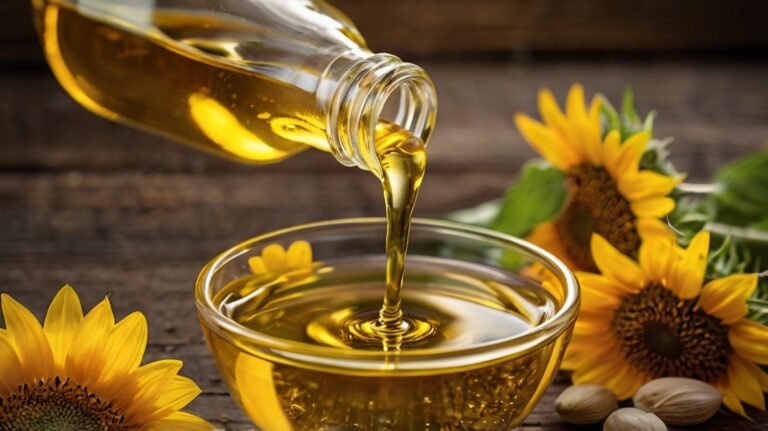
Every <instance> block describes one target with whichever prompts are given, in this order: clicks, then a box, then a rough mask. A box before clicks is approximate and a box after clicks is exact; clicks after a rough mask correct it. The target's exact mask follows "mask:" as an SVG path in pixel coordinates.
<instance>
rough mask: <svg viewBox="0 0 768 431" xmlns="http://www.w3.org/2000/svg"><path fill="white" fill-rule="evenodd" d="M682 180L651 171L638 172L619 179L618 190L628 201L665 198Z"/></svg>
mask: <svg viewBox="0 0 768 431" xmlns="http://www.w3.org/2000/svg"><path fill="white" fill-rule="evenodd" d="M680 181H682V178H680V177H678V178H675V177H668V176H666V175H662V174H659V173H656V172H653V171H640V172H638V173H636V174H634V175H623V176H621V177H619V181H618V188H619V191H620V192H621V194H622V195H624V197H625V198H627V199H629V200H630V201H636V200H640V199H647V198H650V197H656V196H666V195H668V194H669V193H670V192H671V191H672V190H674V188H675V187H677V185H678V184H680Z"/></svg>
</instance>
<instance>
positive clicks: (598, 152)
mask: <svg viewBox="0 0 768 431" xmlns="http://www.w3.org/2000/svg"><path fill="white" fill-rule="evenodd" d="M584 127H585V131H584V133H585V137H586V140H585V142H584V148H585V150H586V151H587V157H588V159H589V161H591V162H592V164H594V165H596V166H602V165H603V163H604V161H603V152H604V150H603V143H602V137H601V136H602V132H601V126H600V99H599V98H597V97H593V98H592V102H591V103H590V105H589V112H588V113H587V118H586V119H585V124H584Z"/></svg>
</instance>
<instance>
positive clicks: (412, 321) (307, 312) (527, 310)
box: [205, 255, 565, 431]
mask: <svg viewBox="0 0 768 431" xmlns="http://www.w3.org/2000/svg"><path fill="white" fill-rule="evenodd" d="M385 260H386V257H385V256H383V255H378V256H360V257H359V258H357V257H356V258H353V259H346V260H345V259H340V260H338V261H324V262H323V263H322V264H320V265H318V266H317V267H315V268H314V271H313V272H312V274H306V275H304V276H303V279H300V280H297V279H293V280H291V281H288V282H286V283H284V284H283V283H274V280H270V279H265V278H264V275H263V274H262V275H258V276H248V277H243V278H241V279H238V280H235V281H233V282H231V283H229V284H228V285H227V286H225V287H224V288H223V289H222V290H220V291H219V292H218V293H217V294H216V296H215V298H214V304H215V306H216V307H217V308H218V309H219V310H220V312H221V313H222V314H224V315H226V316H228V317H229V318H230V319H232V320H233V321H235V322H238V323H239V324H241V325H243V326H245V327H248V328H251V329H253V330H256V331H257V332H259V333H261V334H265V335H267V336H270V337H273V338H275V339H280V340H286V341H287V342H291V343H299V344H297V346H302V347H297V348H295V349H294V350H292V352H294V353H295V354H296V355H302V354H305V355H312V354H311V353H309V351H308V349H309V348H312V347H326V348H333V349H337V350H338V351H339V352H340V353H341V354H342V357H343V353H344V351H351V350H354V351H362V350H368V351H381V340H380V339H377V338H376V337H368V334H369V331H367V330H366V325H368V324H369V322H371V320H372V319H375V318H376V316H377V315H378V312H379V308H380V304H381V296H380V295H381V287H382V282H381V280H382V278H383V275H384V272H385V269H384V268H383V263H384V261H385ZM408 265H409V271H408V274H407V275H406V283H407V288H406V289H405V290H403V295H404V296H403V309H404V310H403V311H404V321H405V322H407V324H408V325H409V328H410V329H409V331H410V332H409V333H406V334H405V336H404V337H403V338H404V339H405V341H403V343H402V346H401V348H402V350H401V351H399V352H389V353H388V354H387V357H388V360H387V361H388V362H387V363H383V364H381V366H378V367H374V368H373V369H361V368H355V367H350V366H345V364H343V363H341V362H340V361H337V362H334V361H330V362H323V363H322V364H320V363H319V362H318V364H317V365H310V364H308V363H307V361H302V360H296V361H292V360H291V359H290V357H288V358H286V357H280V358H278V357H277V356H273V355H272V354H271V353H270V352H269V351H265V350H263V349H259V348H258V347H255V346H253V345H250V344H249V343H250V341H249V339H247V338H237V336H235V338H234V339H229V340H228V339H225V338H224V337H221V336H220V335H219V334H218V333H217V332H216V331H214V330H211V329H210V328H207V327H206V328H205V332H206V338H207V340H208V342H209V345H210V346H211V348H212V351H213V353H214V357H215V358H216V361H217V363H218V366H219V368H220V369H221V370H223V374H224V378H225V380H226V382H227V384H228V385H229V387H230V388H231V390H232V393H233V395H234V397H235V399H236V400H237V401H238V402H239V403H240V404H241V406H243V409H244V410H245V411H246V413H247V414H248V415H249V416H250V417H251V419H252V420H253V421H254V422H255V423H256V425H257V426H259V427H260V428H261V429H264V430H269V431H287V430H293V431H304V430H403V431H406V430H407V431H422V430H488V431H494V430H498V431H501V430H509V429H512V428H513V427H514V426H516V425H517V424H519V422H520V421H521V420H522V419H523V418H524V417H525V416H526V415H527V414H528V413H530V410H531V409H532V408H533V405H534V404H535V402H536V401H537V400H538V398H539V396H540V395H541V393H542V392H543V390H544V389H545V387H546V386H547V385H548V384H549V382H550V379H551V378H552V375H553V373H554V372H555V371H556V363H557V358H558V357H559V352H560V350H561V349H562V347H563V344H562V343H563V342H564V337H565V335H564V336H563V337H561V338H559V339H557V340H555V341H554V342H553V343H551V344H547V345H541V346H537V348H536V349H535V350H533V351H528V352H523V351H521V352H520V353H519V354H511V355H509V356H505V357H502V358H498V359H496V360H492V361H489V362H482V361H478V359H477V358H476V357H472V356H467V357H465V358H462V357H455V355H454V356H452V357H450V358H446V359H445V360H444V361H440V360H438V361H437V362H436V363H434V364H433V366H431V367H426V368H424V369H420V370H413V369H410V370H408V371H406V370H404V369H401V367H400V364H401V361H402V360H403V359H402V358H401V357H400V355H401V354H406V353H408V352H418V351H435V350H446V351H448V350H451V351H464V350H465V349H471V348H473V347H477V346H479V345H482V344H484V343H487V342H492V341H497V340H500V339H505V338H508V337H514V336H515V335H519V334H521V333H523V332H525V331H528V330H530V329H531V328H533V327H535V326H537V325H539V324H541V323H542V322H543V321H546V320H547V319H548V318H550V317H551V316H552V314H553V313H554V312H555V309H556V307H557V305H556V301H555V300H554V299H553V298H552V297H551V296H550V295H549V294H548V293H547V292H546V291H545V290H544V289H542V288H541V287H540V286H538V285H536V284H533V283H531V282H529V281H526V280H523V279H519V278H515V277H513V276H509V277H508V278H507V279H504V280H499V279H498V277H495V276H494V277H493V279H489V278H487V272H484V271H483V267H482V266H472V265H468V264H467V263H466V262H458V261H453V260H450V259H444V258H428V257H424V256H413V257H411V258H409V262H408ZM266 286H268V287H266ZM265 287H266V290H264V288H265ZM286 356H287V355H286Z"/></svg>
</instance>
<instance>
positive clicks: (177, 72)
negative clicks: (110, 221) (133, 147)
mask: <svg viewBox="0 0 768 431" xmlns="http://www.w3.org/2000/svg"><path fill="white" fill-rule="evenodd" d="M37 3H42V6H41V7H38V8H36V10H35V18H36V19H35V21H36V24H37V27H38V30H39V33H40V37H41V40H42V42H43V46H44V51H45V55H46V58H47V60H48V63H49V65H50V67H51V69H52V71H53V73H54V75H55V76H56V78H57V79H58V81H59V83H61V85H62V86H63V87H64V88H65V89H66V91H67V92H68V93H69V94H70V95H71V96H72V97H73V98H74V99H75V100H76V101H77V102H78V103H80V104H81V105H83V106H84V107H86V108H87V109H89V110H91V111H92V112H95V113H97V114H99V115H101V116H103V117H106V118H109V119H112V120H116V121H120V122H124V123H128V124H131V125H134V126H137V127H140V128H143V129H149V130H151V131H153V132H156V133H160V134H162V135H165V136H166V137H170V138H173V139H176V140H180V141H183V142H186V143H189V144H192V145H195V146H197V147H198V148H200V149H203V150H207V151H209V152H213V153H215V154H217V155H220V156H224V157H228V158H234V159H235V160H237V161H240V162H246V163H270V162H276V161H280V160H283V159H285V158H287V157H289V156H291V155H293V154H295V153H297V152H299V151H301V150H304V149H306V148H310V147H315V148H318V149H321V150H324V151H330V149H329V144H328V140H327V137H326V121H325V119H324V118H323V114H322V112H321V110H319V109H318V107H317V101H316V95H315V94H314V89H315V87H316V86H317V85H318V84H317V82H318V81H319V79H320V76H319V75H320V72H321V71H318V70H311V69H309V68H308V67H306V66H305V65H303V64H302V63H301V62H300V61H299V60H298V59H299V58H304V57H302V55H304V54H307V53H306V52H302V51H301V50H304V51H307V50H310V49H311V48H312V47H311V46H306V45H301V44H299V43H295V44H294V45H295V49H288V48H285V49H283V50H280V49H278V47H285V45H286V44H287V43H289V42H290V39H288V41H289V42H286V41H285V40H283V39H275V38H274V37H273V36H270V35H271V34H275V33H278V32H277V31H274V30H275V29H271V28H269V27H266V26H259V25H257V24H254V23H248V22H244V21H242V20H241V21H238V20H237V19H236V17H233V16H230V15H217V14H215V13H210V14H202V13H199V11H196V10H184V9H182V8H169V9H159V8H156V7H154V6H153V5H154V3H155V2H147V1H145V0H136V1H135V2H114V3H115V5H117V6H115V5H112V6H111V7H113V8H115V9H109V8H110V5H109V3H110V2H104V1H103V0H90V1H80V2H74V3H73V2H72V1H69V0H42V1H41V2H37ZM243 3H245V2H243ZM89 4H92V5H93V7H88V6H89ZM118 6H122V9H120V8H119V7H118ZM110 12H111V13H110ZM350 38H352V39H354V34H353V33H350ZM361 43H362V42H361ZM319 50H320V49H319V48H318V51H319ZM308 55H309V54H307V56H308Z"/></svg>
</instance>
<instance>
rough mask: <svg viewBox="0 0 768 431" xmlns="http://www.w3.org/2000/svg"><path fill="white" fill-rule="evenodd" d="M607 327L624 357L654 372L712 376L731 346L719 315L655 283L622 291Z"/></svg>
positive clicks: (722, 368) (720, 369)
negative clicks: (627, 293)
mask: <svg viewBox="0 0 768 431" xmlns="http://www.w3.org/2000/svg"><path fill="white" fill-rule="evenodd" d="M612 329H613V333H614V336H615V338H616V340H617V341H618V343H619V346H620V348H621V351H622V353H623V354H624V357H625V358H626V359H627V362H629V363H630V364H632V366H634V367H635V368H636V369H638V370H640V371H643V372H645V373H648V374H649V375H651V376H652V377H654V378H656V377H664V376H669V377H690V378H693V379H698V380H703V381H705V382H713V381H715V380H716V379H717V378H719V377H720V376H722V375H723V374H724V373H725V372H726V370H727V367H728V358H729V357H730V355H731V353H732V352H733V349H732V348H731V345H730V343H729V342H728V327H727V326H725V325H723V323H722V322H721V321H720V319H718V318H716V317H714V316H711V315H709V314H707V313H705V312H704V311H703V310H702V309H701V308H700V307H698V306H697V303H696V300H681V299H680V298H678V297H677V295H675V294H674V293H673V292H672V291H671V290H669V289H667V288H665V287H664V286H662V285H660V284H651V285H649V286H647V287H646V288H645V289H643V290H642V291H641V292H640V293H637V294H635V295H630V296H627V297H625V298H624V299H623V300H622V302H621V304H620V305H619V307H618V308H617V309H616V310H615V311H614V313H613V321H612Z"/></svg>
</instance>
